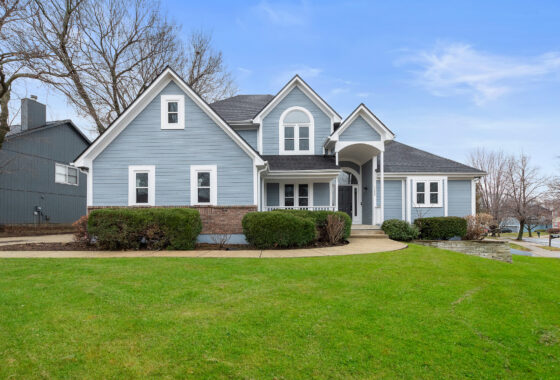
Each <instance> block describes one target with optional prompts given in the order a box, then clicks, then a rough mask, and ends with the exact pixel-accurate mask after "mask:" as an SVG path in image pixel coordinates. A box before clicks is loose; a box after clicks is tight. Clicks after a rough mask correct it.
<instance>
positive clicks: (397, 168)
mask: <svg viewBox="0 0 560 380" xmlns="http://www.w3.org/2000/svg"><path fill="white" fill-rule="evenodd" d="M384 162H385V172H387V173H414V172H418V173H428V172H431V173H469V174H484V172H483V171H481V170H478V169H475V168H472V167H470V166H467V165H464V164H461V163H460V162H457V161H452V160H449V159H447V158H443V157H440V156H436V155H435V154H432V153H428V152H426V151H423V150H420V149H416V148H413V147H411V146H409V145H406V144H402V143H400V142H397V141H389V142H387V143H386V144H385V157H384Z"/></svg>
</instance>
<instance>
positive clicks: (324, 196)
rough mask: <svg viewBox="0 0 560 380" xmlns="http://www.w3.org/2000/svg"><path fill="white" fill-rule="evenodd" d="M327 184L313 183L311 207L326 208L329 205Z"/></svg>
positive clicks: (328, 187)
mask: <svg viewBox="0 0 560 380" xmlns="http://www.w3.org/2000/svg"><path fill="white" fill-rule="evenodd" d="M329 191H330V186H329V183H314V184H313V205H314V206H328V205H329V200H330V196H329Z"/></svg>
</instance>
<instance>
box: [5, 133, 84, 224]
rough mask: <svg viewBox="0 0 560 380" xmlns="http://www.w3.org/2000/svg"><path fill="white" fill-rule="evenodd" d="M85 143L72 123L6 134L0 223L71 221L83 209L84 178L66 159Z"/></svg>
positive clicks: (73, 156) (75, 153)
mask: <svg viewBox="0 0 560 380" xmlns="http://www.w3.org/2000/svg"><path fill="white" fill-rule="evenodd" d="M88 145H89V144H88V142H86V141H85V140H84V138H82V137H81V136H80V135H79V134H78V133H77V132H76V131H75V130H74V128H73V127H72V126H71V125H69V124H67V123H61V124H60V125H57V126H55V127H49V128H40V129H37V130H33V131H29V132H28V133H22V134H19V135H16V136H13V137H8V139H7V140H6V141H5V142H4V145H3V147H2V149H1V150H0V167H1V168H0V210H2V212H0V224H29V223H37V222H39V219H38V218H39V215H38V214H36V212H37V211H38V209H37V208H40V210H41V213H42V222H44V221H45V220H47V219H48V221H49V222H50V223H72V222H74V221H76V220H77V219H79V218H80V217H81V216H82V215H85V213H86V185H87V177H86V175H85V174H84V173H82V172H80V171H78V170H77V169H75V168H70V167H69V164H70V162H72V160H73V159H74V158H75V157H76V155H78V154H79V153H80V152H81V151H83V150H84V149H85V148H86V147H87V146H88Z"/></svg>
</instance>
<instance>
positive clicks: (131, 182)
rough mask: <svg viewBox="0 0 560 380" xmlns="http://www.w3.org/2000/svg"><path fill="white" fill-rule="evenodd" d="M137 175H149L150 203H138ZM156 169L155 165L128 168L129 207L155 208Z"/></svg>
mask: <svg viewBox="0 0 560 380" xmlns="http://www.w3.org/2000/svg"><path fill="white" fill-rule="evenodd" d="M136 173H148V203H136ZM155 204H156V167H155V165H130V166H129V167H128V205H129V206H155Z"/></svg>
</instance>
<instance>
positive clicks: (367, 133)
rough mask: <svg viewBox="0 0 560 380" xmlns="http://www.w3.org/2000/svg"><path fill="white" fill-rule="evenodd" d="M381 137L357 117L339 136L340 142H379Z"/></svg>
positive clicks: (361, 118)
mask: <svg viewBox="0 0 560 380" xmlns="http://www.w3.org/2000/svg"><path fill="white" fill-rule="evenodd" d="M379 140H381V136H380V135H379V133H377V131H376V130H374V129H373V128H372V127H371V126H370V125H369V124H368V122H367V121H365V120H364V118H363V117H361V116H358V117H357V118H356V120H354V121H353V122H352V124H350V125H349V126H348V128H346V129H345V130H344V132H342V134H341V135H340V141H379Z"/></svg>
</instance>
